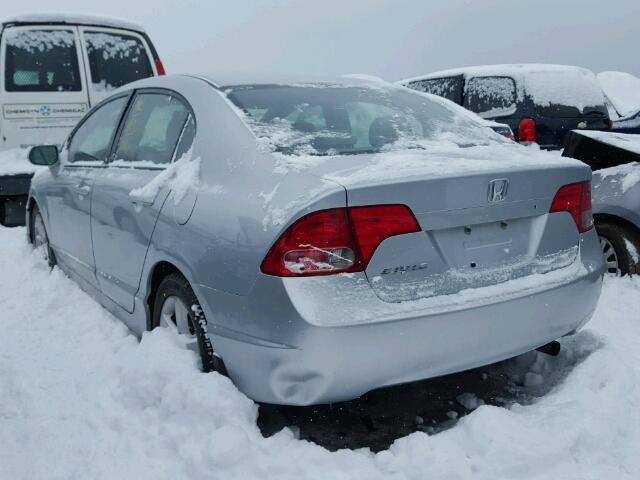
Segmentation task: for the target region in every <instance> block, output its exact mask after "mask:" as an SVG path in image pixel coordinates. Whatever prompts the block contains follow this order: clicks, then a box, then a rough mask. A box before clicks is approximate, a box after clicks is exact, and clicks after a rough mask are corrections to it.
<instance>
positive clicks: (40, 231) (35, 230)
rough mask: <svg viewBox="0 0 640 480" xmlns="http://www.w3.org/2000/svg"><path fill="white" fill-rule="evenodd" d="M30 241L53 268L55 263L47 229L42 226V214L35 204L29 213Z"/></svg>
mask: <svg viewBox="0 0 640 480" xmlns="http://www.w3.org/2000/svg"><path fill="white" fill-rule="evenodd" d="M31 243H32V244H33V247H34V248H35V249H36V250H38V251H40V252H41V253H42V257H43V258H44V260H45V261H46V262H47V264H48V265H49V266H50V267H52V268H53V266H54V265H55V264H56V257H55V255H54V254H53V250H51V246H50V245H49V236H48V235H47V229H46V227H45V226H44V220H43V218H42V214H41V213H40V209H39V208H38V207H37V206H34V207H33V211H32V213H31Z"/></svg>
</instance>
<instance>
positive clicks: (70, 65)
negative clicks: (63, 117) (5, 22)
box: [3, 28, 82, 92]
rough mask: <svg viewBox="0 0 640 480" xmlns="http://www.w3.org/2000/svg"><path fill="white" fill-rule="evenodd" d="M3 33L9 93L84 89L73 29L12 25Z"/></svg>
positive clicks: (6, 84) (6, 80)
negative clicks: (15, 26)
mask: <svg viewBox="0 0 640 480" xmlns="http://www.w3.org/2000/svg"><path fill="white" fill-rule="evenodd" d="M3 35H5V36H6V56H5V65H6V67H5V82H4V83H5V90H6V91H7V92H70V91H72V92H73V91H75V92H77V91H80V90H82V83H81V81H80V72H79V69H78V55H77V50H76V44H75V43H76V42H75V36H74V34H73V31H71V30H33V29H22V28H9V29H7V30H5V33H4V34H3Z"/></svg>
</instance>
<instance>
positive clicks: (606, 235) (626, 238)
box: [596, 222, 640, 276]
mask: <svg viewBox="0 0 640 480" xmlns="http://www.w3.org/2000/svg"><path fill="white" fill-rule="evenodd" d="M596 230H597V231H598V237H599V238H600V247H601V249H602V255H603V257H604V261H605V264H606V269H607V273H610V274H612V275H616V276H622V275H633V274H637V273H640V235H639V234H638V233H637V232H636V231H634V230H633V229H632V228H630V227H628V226H626V225H622V224H619V223H612V222H598V223H596Z"/></svg>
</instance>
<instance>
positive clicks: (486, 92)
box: [464, 77, 516, 118]
mask: <svg viewBox="0 0 640 480" xmlns="http://www.w3.org/2000/svg"><path fill="white" fill-rule="evenodd" d="M464 107H465V108H467V109H469V110H471V111H472V112H475V113H477V114H479V115H480V116H484V117H491V118H494V117H504V116H507V115H513V114H514V113H515V111H516V84H515V82H514V81H513V79H512V78H509V77H474V78H471V79H470V80H468V81H467V87H466V89H465V97H464Z"/></svg>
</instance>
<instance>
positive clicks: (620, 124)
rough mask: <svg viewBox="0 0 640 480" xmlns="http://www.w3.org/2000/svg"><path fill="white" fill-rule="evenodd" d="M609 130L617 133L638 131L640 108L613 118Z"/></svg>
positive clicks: (636, 132)
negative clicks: (629, 113) (623, 115)
mask: <svg viewBox="0 0 640 480" xmlns="http://www.w3.org/2000/svg"><path fill="white" fill-rule="evenodd" d="M611 130H612V131H614V132H617V133H633V134H638V133H640V110H639V111H637V112H635V113H632V114H631V115H627V116H626V117H620V118H616V119H615V120H613V121H612V127H611Z"/></svg>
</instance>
